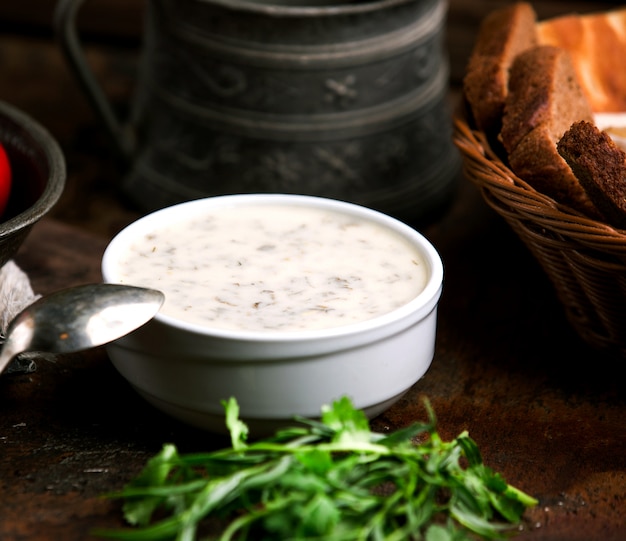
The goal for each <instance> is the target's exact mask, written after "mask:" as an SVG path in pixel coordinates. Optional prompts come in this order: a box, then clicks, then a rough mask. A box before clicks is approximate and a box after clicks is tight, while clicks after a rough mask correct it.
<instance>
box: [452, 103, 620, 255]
mask: <svg viewBox="0 0 626 541" xmlns="http://www.w3.org/2000/svg"><path fill="white" fill-rule="evenodd" d="M453 124H454V134H453V139H454V143H455V145H456V146H457V148H458V149H459V150H460V151H461V153H462V154H463V157H464V160H463V163H464V171H465V173H466V175H467V176H468V177H469V179H470V180H471V181H472V182H473V183H474V184H476V185H477V186H479V187H480V188H481V189H483V192H484V191H485V190H487V191H488V192H489V193H497V195H498V197H501V198H505V199H506V204H507V205H508V206H510V207H512V208H515V209H516V210H522V211H524V212H526V213H528V215H529V216H531V217H532V218H536V219H537V220H538V221H539V222H540V223H543V224H544V225H546V226H548V227H555V228H556V229H558V230H560V231H565V232H566V234H567V235H573V236H575V237H576V238H577V239H578V238H580V239H581V240H583V241H584V243H585V244H597V246H596V247H597V248H598V249H603V248H604V247H610V248H617V249H618V251H620V252H622V250H621V248H623V251H624V254H626V230H623V229H618V228H616V227H613V226H611V225H609V224H607V223H603V222H600V221H598V220H594V219H593V218H589V217H587V216H584V215H583V214H581V213H579V212H577V211H576V210H574V209H572V208H570V207H569V206H567V205H564V204H561V203H558V202H557V201H555V200H554V199H552V198H551V197H549V196H547V195H545V194H543V193H540V192H538V191H537V190H536V189H535V188H533V187H532V186H531V185H529V184H528V183H527V182H525V181H524V180H523V179H521V178H520V177H518V176H517V175H515V173H513V171H512V170H511V169H509V167H508V166H507V165H506V164H505V163H504V162H503V161H502V159H501V158H500V157H499V156H498V155H497V153H496V152H495V151H494V150H493V148H492V146H491V144H490V143H489V140H488V137H487V136H486V134H485V133H484V132H482V131H480V130H477V129H475V128H473V127H472V126H470V123H469V121H468V118H467V114H466V113H465V112H464V110H463V108H462V107H460V108H458V109H457V110H456V111H455V113H454V115H453Z"/></svg>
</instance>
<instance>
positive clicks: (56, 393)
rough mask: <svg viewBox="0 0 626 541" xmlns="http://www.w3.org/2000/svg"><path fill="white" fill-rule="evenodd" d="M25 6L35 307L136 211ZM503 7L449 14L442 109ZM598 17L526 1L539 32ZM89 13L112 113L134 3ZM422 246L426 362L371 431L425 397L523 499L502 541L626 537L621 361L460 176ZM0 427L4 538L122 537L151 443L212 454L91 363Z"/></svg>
mask: <svg viewBox="0 0 626 541" xmlns="http://www.w3.org/2000/svg"><path fill="white" fill-rule="evenodd" d="M33 3H34V4H37V5H38V8H39V9H38V10H36V11H32V10H30V11H29V10H27V9H26V8H20V6H19V5H17V4H16V3H3V4H2V6H1V7H0V68H1V76H0V99H1V100H4V101H7V102H9V103H12V104H13V105H15V106H17V107H19V108H21V109H22V110H24V111H26V112H27V113H29V114H30V115H32V116H33V117H34V118H35V119H37V120H38V121H39V122H40V123H42V124H43V125H44V126H46V127H47V128H48V129H49V130H50V131H51V133H52V134H53V135H54V136H55V137H56V138H57V140H58V141H59V143H60V144H61V146H62V148H63V151H64V153H65V156H66V160H67V165H68V181H67V188H66V190H65V193H64V195H63V197H62V199H61V201H60V202H59V204H58V205H57V207H56V208H55V210H54V212H53V213H52V215H51V216H50V217H49V218H46V219H45V220H43V221H42V222H40V223H39V224H37V226H36V227H35V228H34V229H33V231H32V233H31V235H30V237H29V238H28V240H27V242H26V244H25V245H24V246H23V247H22V249H21V250H20V252H19V255H18V257H17V261H18V263H19V264H20V266H21V267H22V268H23V269H24V270H25V271H26V272H27V273H28V275H29V277H30V278H31V281H32V283H33V286H34V288H35V290H36V291H37V292H40V293H47V292H51V291H54V290H56V289H60V288H62V287H67V286H71V285H75V284H79V283H85V282H93V281H98V280H100V270H99V260H100V257H101V255H102V251H103V250H104V247H105V245H106V243H107V241H108V240H109V239H110V238H111V237H112V236H113V235H114V234H115V233H116V232H117V231H119V230H120V229H121V228H122V227H123V226H124V225H126V224H127V223H129V222H130V221H131V220H133V219H134V218H135V217H137V216H138V215H139V213H138V211H137V210H136V209H134V208H132V207H131V206H130V205H127V204H125V202H124V199H123V198H122V197H121V196H120V194H119V192H118V190H117V186H118V182H119V179H120V177H121V174H122V173H121V171H120V170H119V168H118V166H117V165H116V163H115V162H114V160H113V158H112V152H111V147H110V145H109V142H108V141H107V139H106V136H105V135H104V131H103V129H102V127H101V126H100V125H99V123H98V121H97V120H96V119H95V117H94V115H93V113H92V111H91V110H90V108H89V106H88V105H87V103H86V101H85V100H84V98H83V96H82V94H81V93H80V91H79V90H78V88H77V85H76V83H75V81H74V80H73V78H72V77H71V75H70V74H69V71H68V69H67V67H66V65H65V63H64V62H63V60H62V58H61V55H60V53H59V51H58V49H57V47H56V44H55V42H54V40H53V39H52V35H51V30H50V17H49V16H50V13H51V9H52V6H53V5H54V2H53V1H52V0H37V1H36V2H33ZM505 3H507V2H502V1H500V2H498V1H480V2H479V1H464V0H456V1H454V0H453V1H452V2H451V3H450V13H449V27H448V38H447V40H448V47H449V50H450V56H451V61H452V62H451V64H452V77H451V99H452V100H454V99H455V96H456V95H457V94H458V84H459V81H460V78H461V76H462V70H463V67H464V63H465V61H466V59H467V54H468V53H469V50H470V48H471V44H472V42H473V39H474V36H475V33H476V30H477V26H478V24H479V22H480V20H481V19H482V17H483V16H484V15H485V14H486V13H487V12H488V11H489V10H491V9H493V8H495V7H498V6H499V5H503V4H505ZM9 4H10V6H9ZM611 5H615V3H611V2H557V1H553V2H536V7H537V11H538V12H539V14H540V15H541V16H542V17H543V16H551V15H554V14H557V13H562V12H564V11H565V10H568V11H570V10H580V11H590V10H592V9H603V8H608V7H611ZM92 9H93V11H92V12H90V13H89V14H88V15H91V16H88V17H86V18H87V23H86V24H87V26H88V28H89V32H88V44H87V48H88V54H89V58H90V61H91V62H92V63H93V65H94V66H95V67H96V70H97V72H98V73H99V75H100V76H101V79H102V81H103V84H104V86H105V89H106V92H107V94H108V95H109V96H110V97H111V99H112V101H113V102H114V103H115V104H116V105H117V106H119V108H120V110H121V111H124V107H125V104H126V103H127V99H128V96H129V94H130V92H131V91H132V86H133V80H134V76H135V73H136V52H137V43H138V42H137V34H136V31H138V30H137V29H138V25H139V17H138V15H139V14H140V12H141V2H136V3H132V2H122V1H114V2H113V1H111V2H110V3H109V5H108V6H107V5H106V4H105V3H103V2H101V1H97V2H94V3H93V8H92ZM120 16H122V19H120V18H119V17H120ZM111 21H123V24H118V23H117V22H116V23H115V24H114V25H112V24H111ZM424 233H425V234H426V235H427V236H428V237H429V238H430V239H431V240H432V242H433V243H434V244H435V246H436V247H437V248H438V250H439V251H440V253H441V255H442V257H443V260H444V264H445V269H446V279H445V288H444V294H443V297H442V300H441V304H440V313H439V333H438V338H437V348H436V353H435V359H434V361H433V364H432V367H431V369H430V370H429V372H428V373H427V374H426V376H425V377H424V378H423V379H422V380H421V381H420V382H418V383H417V384H416V385H415V386H414V388H412V389H411V391H410V392H409V393H408V394H407V395H406V396H405V397H404V398H403V399H402V400H401V401H400V402H399V403H398V404H396V405H395V406H393V407H392V408H391V409H389V410H388V411H387V412H386V413H384V414H383V415H381V416H380V417H379V418H377V419H376V420H374V422H373V425H374V428H376V429H380V430H388V429H394V428H397V427H400V426H404V425H406V424H408V423H410V422H412V421H414V420H418V419H423V418H424V415H425V414H424V411H423V408H422V406H421V397H422V396H427V397H429V399H430V400H431V402H432V404H433V406H434V408H435V411H436V412H437V415H438V418H439V423H440V430H441V432H442V435H443V436H444V437H445V438H451V437H454V436H456V435H457V434H458V433H460V432H461V431H462V430H465V429H467V430H468V431H469V433H470V435H471V436H472V437H473V438H474V439H475V440H476V441H477V442H478V444H479V446H480V448H481V450H482V452H483V455H484V459H485V462H486V463H487V464H488V465H490V466H491V467H493V468H494V469H496V470H498V471H500V472H502V473H503V475H504V476H505V478H506V479H507V480H508V481H510V482H511V483H512V484H514V485H517V486H519V487H520V488H522V489H523V490H526V491H528V492H530V493H531V494H533V495H535V496H536V497H537V498H538V499H539V501H540V504H539V506H538V507H536V508H535V509H533V510H531V511H529V512H528V514H527V516H526V520H525V528H524V531H523V532H521V534H520V536H519V537H518V539H520V540H529V541H542V540H545V541H561V540H568V541H576V540H579V541H590V540H603V541H622V540H624V539H626V459H625V458H624V456H625V451H626V430H625V429H626V393H625V389H624V383H623V381H624V380H623V378H621V377H620V362H619V361H615V360H612V359H607V358H604V357H602V356H601V355H599V354H598V353H597V352H595V351H592V350H590V349H589V348H588V347H587V346H586V345H585V344H584V343H582V342H581V341H580V340H579V338H578V337H577V336H576V335H575V334H574V333H573V331H572V329H571V328H570V327H569V326H568V324H567V322H566V321H565V318H564V315H563V313H562V310H561V307H560V305H559V304H558V302H557V300H556V298H555V295H554V292H553V290H552V288H551V286H550V284H549V283H548V281H547V278H546V276H545V275H544V274H543V272H542V271H541V269H539V268H538V266H537V264H536V263H535V261H534V260H533V259H532V257H531V256H530V255H529V253H528V251H527V250H526V249H525V247H524V246H523V245H522V244H521V243H520V242H519V240H518V239H517V238H516V237H515V236H514V234H513V233H512V232H511V231H510V230H509V229H508V228H507V226H506V225H505V224H504V222H503V221H502V220H501V219H500V218H499V217H498V216H496V215H495V214H494V213H493V212H492V211H491V210H490V209H489V208H488V207H487V206H486V205H485V204H484V203H483V201H482V199H481V198H480V196H479V194H478V193H477V192H476V191H475V189H474V188H473V187H472V186H471V185H470V184H469V183H468V182H466V181H464V180H463V179H460V184H459V192H458V194H457V197H456V199H455V201H454V204H453V206H452V207H451V208H450V209H449V211H448V212H447V213H446V214H445V215H444V216H442V217H441V219H440V220H439V221H438V222H436V223H434V224H432V225H431V226H429V227H427V228H425V229H424ZM0 412H1V415H0V539H2V540H3V541H17V540H28V541H44V540H46V541H47V540H58V539H67V540H74V539H91V538H92V537H91V536H90V532H91V530H92V529H93V528H94V527H100V526H103V527H113V526H118V525H121V524H122V517H121V512H120V508H119V505H118V504H117V503H115V502H111V501H107V500H104V499H102V498H101V497H100V495H101V494H103V493H105V492H107V491H110V490H114V489H118V488H120V487H121V486H122V485H123V484H124V483H125V482H127V481H128V480H129V479H130V478H131V477H132V476H134V475H135V474H136V473H137V472H138V470H139V469H140V467H141V466H142V465H143V464H144V463H145V461H146V460H147V459H148V458H149V457H150V456H152V455H153V454H154V453H156V452H157V451H158V450H159V449H160V447H161V445H162V444H163V443H164V442H175V443H176V444H177V445H179V447H180V448H181V450H183V451H192V450H206V449H207V448H211V447H215V446H221V445H224V444H226V442H225V441H224V440H223V439H222V438H220V437H216V436H212V435H210V434H207V433H203V432H199V431H197V430H195V429H192V428H189V427H186V426H183V425H181V424H180V423H178V422H176V421H173V420H170V419H168V418H165V417H164V416H163V415H162V414H160V413H159V412H157V411H156V410H154V409H153V408H152V407H150V406H148V405H147V404H146V403H144V402H143V401H142V400H141V399H140V398H139V397H138V396H137V395H136V394H135V393H134V392H133V391H132V390H131V389H130V388H129V387H128V386H127V384H126V383H125V381H124V380H122V378H121V377H120V376H119V375H118V374H117V373H116V371H115V370H114V369H113V368H112V366H111V365H110V363H109V362H108V359H107V357H106V353H105V352H104V351H103V350H101V349H99V350H96V351H94V352H91V353H90V354H84V355H75V356H67V357H63V358H59V359H57V361H56V362H55V363H49V362H43V361H40V362H39V369H38V371H37V372H35V373H33V374H28V375H19V376H11V377H1V378H0Z"/></svg>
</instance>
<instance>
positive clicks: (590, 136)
mask: <svg viewBox="0 0 626 541" xmlns="http://www.w3.org/2000/svg"><path fill="white" fill-rule="evenodd" d="M557 149H558V152H559V154H560V155H561V156H562V157H563V158H564V159H565V161H566V162H567V163H568V164H569V166H570V167H571V169H572V171H573V172H574V174H575V175H576V177H577V178H578V180H579V181H580V183H581V185H582V186H583V187H584V189H585V191H586V192H587V194H588V195H589V197H590V199H591V200H592V201H593V202H594V203H595V205H596V207H597V208H598V209H599V210H600V212H602V214H603V215H604V217H605V220H606V222H607V223H609V224H611V225H613V226H615V227H618V228H620V229H626V153H625V152H624V151H623V150H622V149H621V148H619V147H618V146H617V145H616V144H615V142H614V141H613V139H611V137H610V136H609V135H608V134H607V133H606V132H604V131H601V130H600V129H598V127H597V126H595V125H594V124H593V123H590V122H585V121H581V122H575V123H574V124H572V126H571V127H570V128H569V130H567V131H566V132H565V134H564V135H563V137H562V138H561V139H560V141H559V142H558V144H557Z"/></svg>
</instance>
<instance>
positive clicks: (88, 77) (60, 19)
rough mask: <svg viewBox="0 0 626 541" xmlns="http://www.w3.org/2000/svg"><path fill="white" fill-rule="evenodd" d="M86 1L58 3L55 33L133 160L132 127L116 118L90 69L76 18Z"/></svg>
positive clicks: (126, 155)
mask: <svg viewBox="0 0 626 541" xmlns="http://www.w3.org/2000/svg"><path fill="white" fill-rule="evenodd" d="M84 2H85V0H59V1H58V3H57V5H56V8H55V11H54V29H55V33H56V36H57V39H58V40H59V43H60V45H61V51H62V53H63V56H64V57H65V59H66V60H67V62H68V64H69V66H70V69H71V70H72V72H73V73H74V75H75V77H76V78H77V80H78V82H79V84H80V86H81V87H82V89H83V92H84V93H85V95H86V96H87V99H88V100H89V102H90V104H91V106H92V107H93V109H94V110H95V112H96V114H97V115H98V116H99V117H100V120H101V121H102V122H103V124H104V127H105V129H106V130H107V131H108V132H109V135H110V136H111V138H112V139H113V143H114V144H115V146H116V149H117V151H118V152H119V153H120V154H121V155H122V157H123V158H124V159H126V160H130V158H131V157H132V154H133V151H134V147H135V144H134V137H133V134H132V132H131V130H130V127H128V126H124V125H123V123H122V122H120V120H119V119H118V117H117V116H116V114H115V112H114V111H113V107H112V106H111V103H110V102H109V100H108V98H107V97H106V95H105V93H104V91H103V89H102V87H101V86H100V84H99V83H98V81H97V79H96V77H95V75H94V73H93V71H92V69H91V68H90V66H89V64H88V62H87V59H86V57H85V54H84V53H83V50H82V47H81V44H80V40H79V37H78V32H77V29H76V16H77V13H78V10H79V8H80V7H81V5H82V4H83V3H84Z"/></svg>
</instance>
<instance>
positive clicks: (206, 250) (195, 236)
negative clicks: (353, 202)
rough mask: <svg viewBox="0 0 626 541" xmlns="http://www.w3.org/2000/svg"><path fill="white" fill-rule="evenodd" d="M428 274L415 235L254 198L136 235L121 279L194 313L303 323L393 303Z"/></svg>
mask: <svg viewBox="0 0 626 541" xmlns="http://www.w3.org/2000/svg"><path fill="white" fill-rule="evenodd" d="M427 274H428V269H427V266H426V264H425V262H424V260H423V258H422V256H421V254H420V253H419V252H418V251H417V250H416V249H415V248H414V247H413V246H412V245H411V244H410V243H409V241H408V240H407V239H405V238H404V237H402V236H400V235H399V234H397V233H396V232H394V231H392V230H389V229H387V228H383V227H381V226H380V225H377V224H375V223H373V222H370V221H365V220H360V219H358V218H354V217H352V216H349V215H347V214H342V213H339V212H333V211H327V210H323V209H313V208H309V207H301V206H281V205H270V206H268V205H249V206H241V207H229V208H222V209H216V210H213V211H211V212H210V213H209V214H206V215H203V216H201V217H194V216H192V217H189V218H187V219H181V220H180V221H179V222H178V223H175V224H168V225H164V226H163V227H162V228H159V229H157V230H155V231H153V232H151V233H150V234H148V235H145V236H143V237H142V238H138V239H137V240H136V241H135V242H134V243H133V244H132V246H131V247H130V249H129V250H128V253H127V254H126V256H125V257H124V258H123V260H122V261H121V262H120V270H119V277H120V280H119V281H120V282H121V283H127V284H132V285H138V286H147V287H153V288H156V289H160V290H161V291H163V293H165V297H166V300H165V303H164V305H163V308H162V309H161V312H162V313H163V314H165V315H169V316H171V317H174V318H177V319H181V320H184V321H187V322H189V323H194V324H198V325H203V326H205V327H206V326H208V327H218V328H224V329H243V330H247V331H302V330H311V329H321V328H330V327H337V326H341V325H347V324H350V323H355V322H359V321H363V320H366V319H370V318H373V317H376V316H379V315H382V314H385V313H387V312H390V311H392V310H394V309H395V308H398V307H399V306H401V305H404V304H406V303H407V302H408V301H410V300H411V299H413V298H415V297H416V296H417V295H418V294H419V293H420V292H421V291H422V290H423V288H424V286H425V283H426V280H427Z"/></svg>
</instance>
